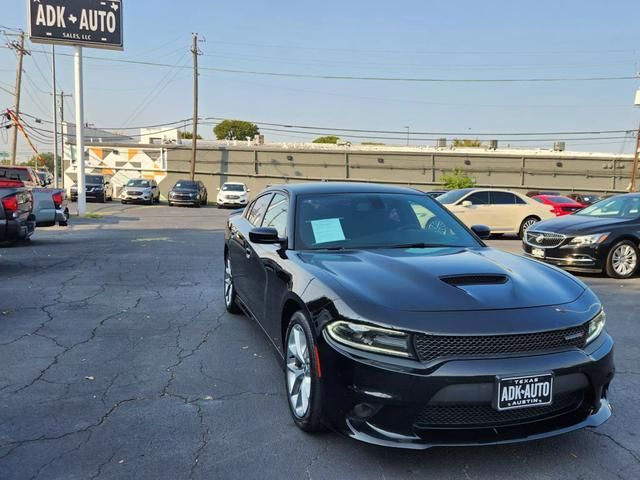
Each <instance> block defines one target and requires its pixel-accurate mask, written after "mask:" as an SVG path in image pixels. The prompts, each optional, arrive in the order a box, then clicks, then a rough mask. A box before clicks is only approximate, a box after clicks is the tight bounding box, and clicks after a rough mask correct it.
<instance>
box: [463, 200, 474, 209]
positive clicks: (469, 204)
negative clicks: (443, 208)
mask: <svg viewBox="0 0 640 480" xmlns="http://www.w3.org/2000/svg"><path fill="white" fill-rule="evenodd" d="M460 205H462V206H463V207H467V208H469V207H470V206H471V205H473V203H471V201H470V200H465V201H464V202H462V203H461V204H460Z"/></svg>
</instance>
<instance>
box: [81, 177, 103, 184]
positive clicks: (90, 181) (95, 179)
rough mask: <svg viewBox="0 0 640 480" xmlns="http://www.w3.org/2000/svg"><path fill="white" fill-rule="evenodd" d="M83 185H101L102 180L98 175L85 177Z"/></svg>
mask: <svg viewBox="0 0 640 480" xmlns="http://www.w3.org/2000/svg"><path fill="white" fill-rule="evenodd" d="M84 178H85V183H87V184H90V185H98V184H101V183H102V178H103V177H101V176H100V175H85V177H84Z"/></svg>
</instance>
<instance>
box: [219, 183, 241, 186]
mask: <svg viewBox="0 0 640 480" xmlns="http://www.w3.org/2000/svg"><path fill="white" fill-rule="evenodd" d="M223 185H242V186H245V184H244V183H242V182H224V183H223Z"/></svg>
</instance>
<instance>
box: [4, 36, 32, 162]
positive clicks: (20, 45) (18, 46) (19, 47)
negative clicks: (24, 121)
mask: <svg viewBox="0 0 640 480" xmlns="http://www.w3.org/2000/svg"><path fill="white" fill-rule="evenodd" d="M9 48H11V49H13V50H16V51H17V52H18V69H17V70H16V90H15V99H16V101H15V109H14V111H15V114H16V119H19V118H20V89H21V86H22V59H23V57H24V56H25V55H30V54H31V52H29V51H28V50H25V48H24V32H20V40H19V41H18V42H11V43H9ZM17 145H18V126H17V125H16V124H14V125H13V132H12V136H11V165H15V164H16V148H17Z"/></svg>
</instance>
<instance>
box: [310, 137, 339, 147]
mask: <svg viewBox="0 0 640 480" xmlns="http://www.w3.org/2000/svg"><path fill="white" fill-rule="evenodd" d="M338 140H340V137H336V136H335V135H326V136H324V137H318V138H316V139H315V140H314V141H313V143H333V144H334V145H335V144H336V143H338Z"/></svg>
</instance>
